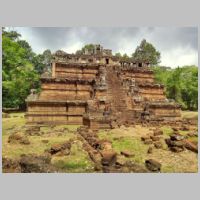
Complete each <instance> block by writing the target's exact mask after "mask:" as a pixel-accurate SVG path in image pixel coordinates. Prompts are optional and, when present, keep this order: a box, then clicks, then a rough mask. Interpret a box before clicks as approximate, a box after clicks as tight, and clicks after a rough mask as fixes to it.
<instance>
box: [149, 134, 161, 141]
mask: <svg viewBox="0 0 200 200" xmlns="http://www.w3.org/2000/svg"><path fill="white" fill-rule="evenodd" d="M150 138H151V139H152V140H153V141H159V140H160V137H158V136H154V135H151V136H150Z"/></svg>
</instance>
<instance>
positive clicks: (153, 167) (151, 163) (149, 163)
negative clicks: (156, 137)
mask: <svg viewBox="0 0 200 200" xmlns="http://www.w3.org/2000/svg"><path fill="white" fill-rule="evenodd" d="M145 165H146V167H147V169H149V170H150V171H152V172H160V170H161V164H160V163H159V162H158V161H156V160H153V159H149V160H146V161H145Z"/></svg>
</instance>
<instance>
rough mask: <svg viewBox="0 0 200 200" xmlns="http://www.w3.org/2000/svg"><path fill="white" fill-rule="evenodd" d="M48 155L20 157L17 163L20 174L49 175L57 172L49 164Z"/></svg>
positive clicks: (49, 158)
mask: <svg viewBox="0 0 200 200" xmlns="http://www.w3.org/2000/svg"><path fill="white" fill-rule="evenodd" d="M50 161H51V157H49V156H48V155H42V156H37V155H32V154H30V155H22V156H21V159H20V161H19V164H20V167H21V172H22V173H50V172H57V171H58V170H57V169H56V168H55V167H53V166H52V165H51V163H50Z"/></svg>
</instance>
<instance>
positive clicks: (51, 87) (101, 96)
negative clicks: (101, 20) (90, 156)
mask: <svg viewBox="0 0 200 200" xmlns="http://www.w3.org/2000/svg"><path fill="white" fill-rule="evenodd" d="M51 68H52V70H51V73H49V72H44V74H43V75H42V76H41V84H42V86H41V92H40V93H39V94H37V93H36V92H35V90H32V91H31V94H30V95H29V96H28V97H27V99H26V102H27V113H26V119H27V123H28V124H80V125H82V124H83V125H87V126H89V127H90V128H92V129H99V128H105V129H107V128H111V126H112V125H113V123H120V124H123V123H130V124H132V123H143V122H149V123H151V122H152V123H153V122H159V123H162V122H168V121H169V122H170V121H176V120H179V119H180V106H179V105H178V104H177V103H175V102H174V101H173V100H169V99H167V98H166V96H165V94H164V85H160V84H156V83H155V80H154V74H153V71H152V70H151V68H150V65H149V62H148V61H145V60H133V59H122V58H119V57H116V56H113V55H112V51H111V50H109V49H103V47H102V46H100V45H95V48H94V49H92V50H90V51H89V50H85V51H84V52H82V53H77V54H67V53H65V52H64V51H61V50H59V51H57V52H56V53H55V54H54V55H53V60H52V64H51Z"/></svg>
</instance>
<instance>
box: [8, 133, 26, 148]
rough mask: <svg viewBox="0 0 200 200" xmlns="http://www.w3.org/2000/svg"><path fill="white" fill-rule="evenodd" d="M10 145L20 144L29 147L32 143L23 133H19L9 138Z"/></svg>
mask: <svg viewBox="0 0 200 200" xmlns="http://www.w3.org/2000/svg"><path fill="white" fill-rule="evenodd" d="M8 143H19V144H25V145H28V144H30V141H29V139H28V137H27V136H25V135H23V133H20V132H17V133H13V134H12V135H10V136H9V137H8Z"/></svg>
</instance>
